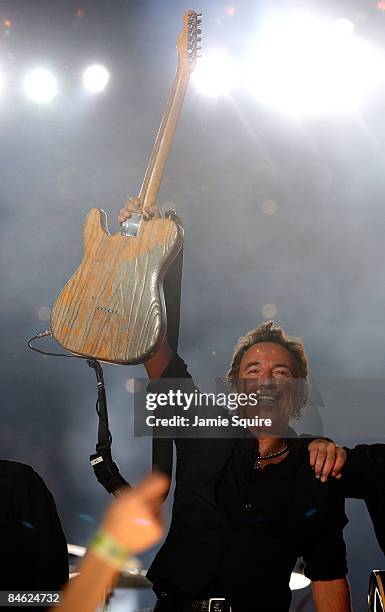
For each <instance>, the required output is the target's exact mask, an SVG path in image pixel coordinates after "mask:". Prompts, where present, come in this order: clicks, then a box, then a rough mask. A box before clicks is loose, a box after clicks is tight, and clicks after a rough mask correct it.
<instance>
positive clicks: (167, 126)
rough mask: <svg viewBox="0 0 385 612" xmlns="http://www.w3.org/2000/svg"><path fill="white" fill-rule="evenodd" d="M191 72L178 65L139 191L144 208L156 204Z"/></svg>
mask: <svg viewBox="0 0 385 612" xmlns="http://www.w3.org/2000/svg"><path fill="white" fill-rule="evenodd" d="M189 78H190V72H189V71H187V70H183V69H181V68H180V67H179V66H178V69H177V72H176V75H175V79H174V84H173V87H172V90H171V93H170V97H169V99H168V102H167V106H166V111H165V113H164V115H163V118H162V123H161V124H160V128H159V132H158V135H157V137H156V140H155V143H154V148H153V150H152V153H151V156H150V159H149V162H148V164H147V169H146V174H145V176H144V179H143V183H142V186H141V189H140V193H139V199H140V202H141V207H142V210H143V211H145V210H146V209H148V208H150V207H151V206H155V204H156V198H157V195H158V191H159V188H160V183H161V180H162V177H163V172H164V169H165V166H166V162H167V158H168V154H169V151H170V147H171V143H172V139H173V136H174V133H175V129H176V124H177V122H178V118H179V115H180V112H181V109H182V104H183V99H184V96H185V93H186V90H187V85H188V82H189Z"/></svg>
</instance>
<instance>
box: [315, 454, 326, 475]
mask: <svg viewBox="0 0 385 612" xmlns="http://www.w3.org/2000/svg"><path fill="white" fill-rule="evenodd" d="M326 456H327V453H326V449H325V448H324V447H321V448H319V449H318V452H317V457H316V461H315V464H314V472H315V476H316V478H319V479H322V478H321V476H322V470H323V467H324V463H325V461H326Z"/></svg>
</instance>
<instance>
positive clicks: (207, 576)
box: [145, 322, 351, 612]
mask: <svg viewBox="0 0 385 612" xmlns="http://www.w3.org/2000/svg"><path fill="white" fill-rule="evenodd" d="M145 367H146V369H147V372H148V374H149V376H150V377H151V378H153V379H154V378H159V377H160V380H158V381H157V382H153V383H152V384H151V390H154V388H156V389H158V390H163V389H166V388H167V386H169V385H170V384H175V381H173V383H170V380H169V379H176V378H178V379H183V380H181V381H180V382H181V385H182V386H183V389H184V390H186V388H189V391H190V392H193V391H194V390H195V386H194V383H193V381H192V379H191V377H190V375H189V373H188V371H187V368H186V365H185V364H184V362H183V361H182V360H181V359H180V357H178V356H177V355H173V354H172V352H171V350H170V348H169V346H168V344H167V342H165V343H164V344H163V346H162V348H161V349H160V351H159V352H158V353H157V355H155V356H154V357H153V358H151V359H149V360H148V361H147V362H146V363H145ZM298 382H299V383H301V384H298ZM228 384H229V387H230V389H231V390H235V389H236V390H238V391H242V392H246V393H249V392H252V391H253V392H258V394H259V402H258V414H259V415H260V416H263V417H267V416H270V417H271V419H272V420H273V423H274V428H273V431H271V430H269V431H268V429H269V428H266V427H264V426H262V427H256V428H252V427H251V428H249V430H246V433H245V435H244V437H241V438H237V439H234V438H232V439H229V438H200V439H188V438H176V439H175V444H176V448H177V461H178V463H177V473H176V490H175V497H174V507H173V519H172V523H171V527H170V531H169V534H168V537H167V539H166V541H165V543H164V545H163V546H162V548H161V549H160V551H159V553H158V554H157V556H156V558H155V560H154V562H153V564H152V566H151V568H150V570H149V572H148V577H149V578H150V580H151V581H153V583H154V590H155V593H156V594H157V596H158V601H157V604H156V607H155V610H157V611H159V612H162V611H163V610H164V611H178V612H180V611H182V610H186V611H187V610H208V609H209V607H208V606H209V605H210V606H211V608H210V609H211V610H227V611H228V610H230V607H231V610H232V611H233V612H245V611H249V610H250V611H251V610H260V611H261V612H265V611H266V610H274V612H281V611H282V612H283V611H286V610H288V609H289V607H290V600H291V593H290V589H289V586H288V585H289V578H290V574H291V572H292V570H293V568H294V565H295V562H296V559H297V557H298V556H303V558H304V561H305V564H306V565H305V574H306V575H307V576H308V577H309V578H310V579H311V580H312V588H313V598H314V602H315V605H316V609H317V611H318V612H346V611H349V610H350V609H351V607H350V595H349V588H348V584H347V580H346V573H347V567H346V551H345V544H344V541H343V537H342V530H343V527H344V526H345V524H346V522H347V519H346V517H345V514H344V500H343V496H342V494H341V492H340V491H339V490H338V484H339V483H338V482H336V481H335V480H329V481H328V482H325V481H326V476H327V474H326V473H324V472H323V471H322V473H321V474H320V479H316V478H315V477H314V474H313V471H312V469H311V466H310V465H309V458H308V453H307V444H305V443H304V441H302V440H299V439H298V438H297V437H296V436H295V434H294V432H293V430H290V428H288V422H289V418H290V417H293V416H298V415H299V413H300V412H301V410H302V409H303V407H304V404H305V402H306V399H307V393H308V385H307V360H306V355H305V352H304V349H303V345H302V343H301V342H300V341H299V340H297V339H295V338H290V337H289V336H287V335H286V334H285V333H284V332H283V331H282V330H281V329H280V328H279V327H275V326H274V325H273V323H272V322H269V323H264V324H262V325H260V326H259V327H258V328H257V329H256V330H254V331H253V332H250V333H249V334H246V336H244V337H243V338H241V339H240V341H239V342H238V344H237V346H236V347H235V351H234V357H233V360H232V365H231V368H230V370H229V372H228ZM250 411H253V412H250ZM246 412H247V416H250V415H251V414H254V413H255V407H251V408H250V407H249V406H247V407H246ZM313 444H314V442H313ZM317 445H318V443H316V444H315V447H316V448H317ZM336 453H337V454H335V456H334V460H333V461H330V469H331V468H332V466H333V470H334V471H336V470H337V471H338V465H336V458H337V464H340V463H341V458H340V453H339V451H338V449H337V451H336ZM315 464H316V462H315ZM321 480H322V482H321ZM210 602H211V603H210Z"/></svg>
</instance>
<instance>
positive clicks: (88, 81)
mask: <svg viewBox="0 0 385 612" xmlns="http://www.w3.org/2000/svg"><path fill="white" fill-rule="evenodd" d="M109 80H110V74H109V72H108V70H107V69H106V68H104V66H100V65H98V64H94V65H93V66H89V67H88V68H87V69H86V70H85V71H84V74H83V85H84V87H85V89H86V90H87V91H89V92H91V93H99V92H100V91H103V89H105V88H106V87H107V84H108V81H109Z"/></svg>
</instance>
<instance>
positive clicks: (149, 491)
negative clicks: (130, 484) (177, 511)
mask: <svg viewBox="0 0 385 612" xmlns="http://www.w3.org/2000/svg"><path fill="white" fill-rule="evenodd" d="M169 486H170V481H169V479H168V478H167V477H166V476H165V475H164V474H161V473H160V472H157V473H154V474H150V475H149V476H147V477H146V478H145V479H144V480H142V482H141V483H140V484H139V485H138V486H137V487H136V488H135V489H134V493H137V494H138V495H140V497H141V499H142V500H143V501H144V502H146V503H149V504H158V503H160V502H161V501H162V497H163V495H165V494H166V493H167V490H168V487H169Z"/></svg>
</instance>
